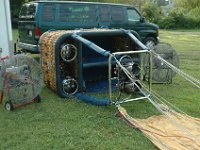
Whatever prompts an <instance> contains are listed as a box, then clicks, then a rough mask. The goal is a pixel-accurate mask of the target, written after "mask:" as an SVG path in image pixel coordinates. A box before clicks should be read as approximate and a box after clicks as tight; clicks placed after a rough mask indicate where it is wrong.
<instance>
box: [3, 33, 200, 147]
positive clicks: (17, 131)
mask: <svg viewBox="0 0 200 150" xmlns="http://www.w3.org/2000/svg"><path fill="white" fill-rule="evenodd" d="M16 36H17V32H16V30H14V37H15V39H16ZM160 38H161V41H162V42H168V43H171V44H172V45H173V46H174V47H175V48H176V49H177V51H178V53H179V56H180V68H181V69H183V70H184V71H186V72H188V73H190V74H192V75H193V76H195V77H196V78H198V79H199V78H200V66H199V63H200V58H199V57H200V45H199V39H200V31H199V32H191V31H189V32H187V31H184V32H181V31H161V32H160ZM153 88H154V89H155V90H156V91H157V92H158V93H160V94H161V95H162V96H164V97H166V98H167V99H169V101H170V102H172V103H174V104H175V105H176V106H178V107H179V108H181V109H182V110H184V111H186V112H187V113H189V114H190V115H192V116H196V117H200V112H199V105H200V103H199V90H197V89H195V88H193V87H192V86H190V85H189V84H187V83H186V82H184V81H183V80H181V78H179V77H178V76H177V77H175V79H174V80H173V84H166V85H157V84H156V85H154V87H153ZM196 91H197V92H196ZM41 97H42V102H41V103H39V104H32V105H28V106H25V107H21V108H19V109H15V111H14V112H8V111H6V110H5V109H3V106H1V109H0V149H20V150H21V149H25V150H27V149H30V150H31V149H87V150H88V149H91V150H94V149H102V150H104V149H108V150H119V149H132V150H156V149H157V148H156V147H155V146H154V145H153V144H152V143H151V142H150V141H149V140H148V139H147V138H145V137H144V136H143V134H142V133H141V132H140V131H137V130H134V129H132V128H130V127H129V126H127V125H126V124H125V123H124V122H123V121H122V120H121V119H120V118H119V117H116V116H115V112H116V110H115V107H114V106H107V107H99V106H92V105H89V104H85V103H83V102H80V101H78V100H76V99H73V98H69V99H61V98H59V97H58V96H57V95H56V94H55V93H54V92H52V91H51V90H49V89H48V88H46V87H44V88H43V90H42V92H41ZM124 106H125V107H126V108H127V109H128V112H129V113H130V114H131V115H132V116H133V117H137V118H146V117H149V116H152V115H155V114H158V112H157V111H156V110H155V109H154V108H153V106H152V105H151V104H149V103H148V102H147V101H138V102H133V103H129V104H126V105H124Z"/></svg>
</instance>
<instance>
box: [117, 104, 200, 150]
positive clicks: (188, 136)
mask: <svg viewBox="0 0 200 150" xmlns="http://www.w3.org/2000/svg"><path fill="white" fill-rule="evenodd" d="M118 111H119V115H120V116H121V117H122V118H123V119H124V120H125V121H126V122H127V123H128V124H129V125H132V126H133V127H134V128H137V129H139V130H140V131H142V132H143V133H144V134H145V135H146V136H147V137H148V138H149V139H150V140H151V141H152V143H154V144H155V145H156V146H157V147H158V148H159V149H161V150H168V149H169V150H190V149H191V150H200V119H199V118H194V117H190V116H188V115H185V114H180V113H177V112H168V113H167V115H159V116H152V117H149V118H147V119H134V118H132V117H130V116H129V115H128V114H127V112H126V110H125V109H124V108H123V107H121V106H119V107H118ZM167 116H168V117H167ZM169 118H171V119H169Z"/></svg>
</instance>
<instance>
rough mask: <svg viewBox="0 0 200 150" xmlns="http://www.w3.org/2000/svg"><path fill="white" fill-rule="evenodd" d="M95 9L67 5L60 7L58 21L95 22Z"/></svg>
mask: <svg viewBox="0 0 200 150" xmlns="http://www.w3.org/2000/svg"><path fill="white" fill-rule="evenodd" d="M96 17H97V16H96V7H95V6H88V5H69V4H63V5H61V6H60V21H63V22H95V21H96Z"/></svg>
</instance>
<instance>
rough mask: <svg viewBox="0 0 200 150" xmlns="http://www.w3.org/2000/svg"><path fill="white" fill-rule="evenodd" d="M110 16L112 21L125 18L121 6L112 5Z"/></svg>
mask: <svg viewBox="0 0 200 150" xmlns="http://www.w3.org/2000/svg"><path fill="white" fill-rule="evenodd" d="M111 16H112V21H113V22H123V21H124V20H125V13H124V8H123V7H117V6H112V7H111Z"/></svg>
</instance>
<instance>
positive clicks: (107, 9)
mask: <svg viewBox="0 0 200 150" xmlns="http://www.w3.org/2000/svg"><path fill="white" fill-rule="evenodd" d="M89 28H115V29H121V28H123V29H126V30H135V31H136V32H137V33H138V34H139V35H140V37H141V40H142V42H143V43H144V44H145V45H146V46H148V47H152V46H154V45H155V44H157V43H158V29H159V28H158V26H157V25H155V24H152V23H148V22H147V21H146V20H145V19H144V17H143V16H142V15H141V14H140V13H139V12H138V11H137V9H135V8H134V7H132V6H129V5H122V4H110V3H96V2H74V1H37V2H29V3H25V4H24V5H23V6H22V8H21V11H20V14H19V23H18V30H19V39H18V47H19V48H21V49H23V50H28V51H32V52H39V48H38V41H39V38H40V36H41V34H42V33H44V32H45V31H48V30H51V29H55V30H74V29H89Z"/></svg>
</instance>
